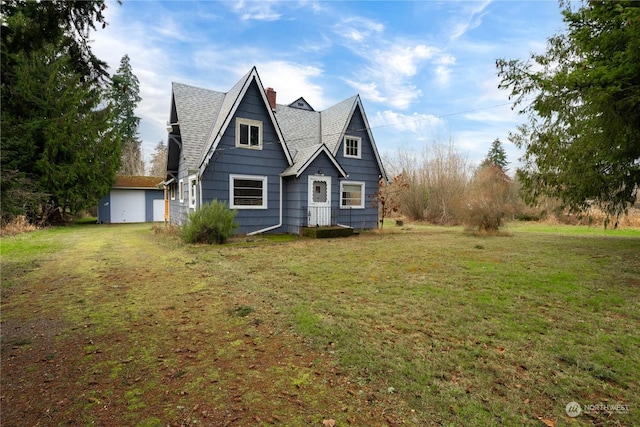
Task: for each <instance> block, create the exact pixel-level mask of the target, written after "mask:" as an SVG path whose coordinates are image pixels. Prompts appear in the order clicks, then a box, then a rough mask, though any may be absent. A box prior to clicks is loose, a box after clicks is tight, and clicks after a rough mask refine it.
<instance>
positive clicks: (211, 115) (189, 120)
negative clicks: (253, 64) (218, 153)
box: [173, 83, 225, 169]
mask: <svg viewBox="0 0 640 427" xmlns="http://www.w3.org/2000/svg"><path fill="white" fill-rule="evenodd" d="M173 97H174V100H175V105H176V112H177V115H178V123H179V126H180V136H181V137H182V155H183V156H184V157H185V161H186V163H187V168H188V169H196V168H197V167H198V166H199V160H200V153H201V152H202V146H203V145H204V143H205V142H206V141H207V137H208V136H209V131H210V130H211V126H212V123H214V120H215V119H216V116H217V114H218V111H220V108H221V106H222V103H223V101H224V97H225V94H224V93H221V92H216V91H212V90H208V89H202V88H199V87H195V86H189V85H185V84H182V83H173Z"/></svg>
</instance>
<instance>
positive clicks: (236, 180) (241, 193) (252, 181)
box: [229, 175, 267, 209]
mask: <svg viewBox="0 0 640 427" xmlns="http://www.w3.org/2000/svg"><path fill="white" fill-rule="evenodd" d="M229 195H230V197H229V206H230V207H231V208H232V209H266V208H267V177H266V176H253V175H230V176H229Z"/></svg>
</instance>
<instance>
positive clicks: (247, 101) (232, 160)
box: [201, 81, 288, 233]
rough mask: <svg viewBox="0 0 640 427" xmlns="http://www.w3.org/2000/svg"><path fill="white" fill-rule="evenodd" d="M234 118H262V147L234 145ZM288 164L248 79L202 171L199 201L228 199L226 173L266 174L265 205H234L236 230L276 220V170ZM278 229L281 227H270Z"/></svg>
mask: <svg viewBox="0 0 640 427" xmlns="http://www.w3.org/2000/svg"><path fill="white" fill-rule="evenodd" d="M236 118H246V119H251V120H259V121H261V122H262V149H261V150H255V149H248V148H236V146H235V144H236V142H235V141H236ZM287 166H288V162H287V158H286V156H285V154H284V151H283V148H282V146H281V145H280V142H279V141H278V138H277V134H276V130H275V128H274V126H273V123H271V119H270V117H269V113H268V111H267V108H266V106H265V104H264V101H263V98H262V95H261V94H260V92H259V89H258V85H257V83H256V82H255V81H252V83H251V85H250V87H249V88H248V90H247V92H246V94H245V96H244V98H243V100H242V101H241V102H240V104H239V106H238V109H237V110H236V112H235V115H234V116H233V118H232V120H231V122H230V123H229V126H228V127H227V129H226V130H225V132H224V134H223V135H222V138H221V140H220V144H219V145H218V148H217V152H216V153H215V154H214V155H213V157H212V158H211V161H210V162H209V165H208V166H207V168H206V170H205V171H204V173H203V174H202V178H201V179H202V201H203V203H206V202H209V201H211V200H213V199H217V200H221V201H225V202H227V203H229V175H231V174H235V175H252V176H257V177H262V176H266V177H267V209H238V213H237V214H236V220H237V222H238V223H239V224H240V227H239V229H238V230H237V232H238V233H250V232H252V231H257V230H261V229H264V228H267V227H271V226H274V225H276V224H278V222H279V220H280V218H279V215H280V173H281V172H282V171H283V170H284V169H285V168H286V167H287ZM274 231H279V232H282V230H274Z"/></svg>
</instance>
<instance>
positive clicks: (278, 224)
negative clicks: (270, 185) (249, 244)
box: [247, 175, 282, 236]
mask: <svg viewBox="0 0 640 427" xmlns="http://www.w3.org/2000/svg"><path fill="white" fill-rule="evenodd" d="M280 227H282V175H280V222H278V223H277V224H276V225H272V226H271V227H267V228H263V229H262V230H256V231H252V232H251V233H247V235H248V236H255V235H256V234H261V233H266V232H267V231H271V230H275V229H276V228H280Z"/></svg>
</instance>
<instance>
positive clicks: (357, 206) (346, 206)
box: [340, 181, 365, 209]
mask: <svg viewBox="0 0 640 427" xmlns="http://www.w3.org/2000/svg"><path fill="white" fill-rule="evenodd" d="M344 185H359V186H360V187H361V188H362V191H361V193H360V204H359V205H344V204H343V202H344V199H343V198H342V193H343V188H344V187H343V186H344ZM364 201H365V183H364V182H362V181H340V209H364Z"/></svg>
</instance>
